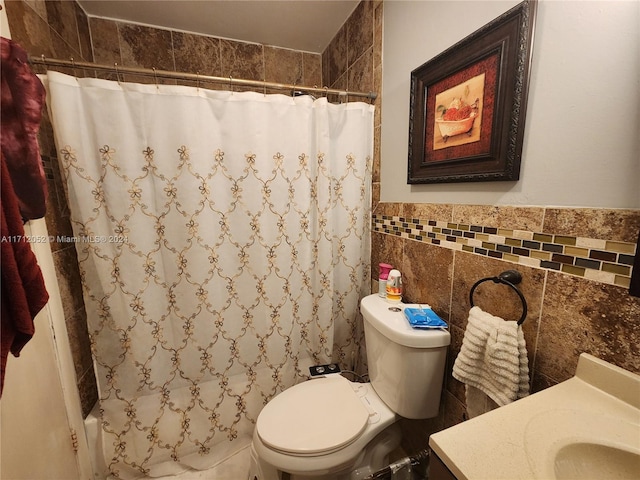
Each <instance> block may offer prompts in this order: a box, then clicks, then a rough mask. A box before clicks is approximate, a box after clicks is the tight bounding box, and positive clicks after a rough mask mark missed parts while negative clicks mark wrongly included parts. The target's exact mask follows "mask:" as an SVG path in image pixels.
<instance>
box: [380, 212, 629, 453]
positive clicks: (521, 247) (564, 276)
mask: <svg viewBox="0 0 640 480" xmlns="http://www.w3.org/2000/svg"><path fill="white" fill-rule="evenodd" d="M639 229H640V211H638V210H611V209H591V208H585V209H580V208H551V207H510V206H498V207H496V206H486V205H447V204H408V203H405V204H400V203H380V204H378V206H377V208H376V210H375V212H374V216H373V233H372V237H373V238H372V269H371V279H372V291H373V292H375V291H377V281H376V277H377V273H378V272H377V267H376V266H377V265H378V263H380V262H385V263H391V264H392V265H394V266H395V267H396V268H398V269H399V270H400V271H401V272H402V273H403V280H404V287H405V301H408V302H417V303H426V304H429V305H431V306H432V308H433V309H434V310H435V311H436V313H438V314H439V315H440V316H441V317H442V318H444V319H445V320H447V322H448V323H449V325H450V331H451V334H452V343H451V346H450V349H449V355H448V363H447V370H446V375H445V377H446V378H445V390H444V392H443V398H442V404H441V411H440V415H439V416H438V417H437V418H435V419H430V420H427V421H422V422H416V421H412V422H409V421H406V422H405V443H406V444H405V445H404V446H405V449H406V450H408V451H416V450H418V449H420V448H423V447H424V446H426V442H427V434H428V433H432V432H434V431H437V430H440V429H442V428H445V427H448V426H451V425H454V424H456V423H459V422H461V421H463V420H464V418H465V399H464V385H463V384H461V383H460V382H458V381H457V380H455V379H454V378H453V377H452V376H451V371H452V368H453V362H454V360H455V358H456V356H457V354H458V352H459V351H460V346H461V342H462V338H463V335H464V329H465V327H466V322H467V315H468V311H469V308H470V300H469V293H470V290H471V287H472V286H473V285H474V283H475V282H476V281H478V280H480V279H482V278H486V277H492V276H497V275H499V274H500V273H501V272H503V271H505V270H510V269H515V270H518V271H519V272H520V273H521V274H522V276H523V280H522V283H521V284H520V285H519V288H520V290H521V291H522V293H523V294H524V296H525V298H526V301H527V304H528V315H527V317H526V320H525V322H524V323H523V330H524V334H525V340H526V342H527V350H528V354H529V367H530V370H531V390H532V391H533V392H536V391H540V390H542V389H544V388H547V387H549V386H552V385H555V384H556V383H558V382H562V381H564V380H567V379H568V378H570V377H571V376H573V374H574V371H575V368H576V365H577V361H578V356H579V355H580V353H582V352H587V353H591V354H593V355H595V356H597V357H600V358H602V359H604V360H606V361H609V362H612V363H614V364H616V365H619V366H621V367H623V368H625V369H627V370H631V371H633V372H638V373H640V298H636V297H631V296H630V295H629V294H628V284H629V275H630V272H631V263H632V262H631V259H632V256H633V254H634V253H635V249H636V244H635V242H636V239H637V235H638V231H639ZM567 267H571V268H567ZM474 304H475V305H479V306H480V307H481V308H482V309H483V310H485V311H488V312H491V313H493V314H495V315H498V316H501V317H503V318H505V319H513V320H517V319H519V318H520V316H521V314H522V306H521V302H520V299H519V298H518V296H517V295H516V293H515V292H513V291H511V290H510V289H509V288H508V287H506V286H503V285H499V284H494V283H493V282H484V283H482V284H481V285H479V286H478V287H477V289H476V290H475V292H474Z"/></svg>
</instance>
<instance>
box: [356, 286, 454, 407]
mask: <svg viewBox="0 0 640 480" xmlns="http://www.w3.org/2000/svg"><path fill="white" fill-rule="evenodd" d="M405 307H417V305H410V304H403V303H399V304H398V303H395V304H392V303H389V302H387V301H386V300H385V299H384V298H382V297H380V296H379V295H377V294H374V295H369V296H367V297H365V298H363V299H362V301H361V303H360V311H361V312H362V317H363V319H364V334H365V342H366V348H367V362H368V364H369V379H370V381H371V386H372V387H373V389H374V390H375V391H376V393H377V394H378V396H379V397H380V398H381V399H382V401H384V403H386V404H387V406H388V407H389V408H391V409H392V410H393V411H394V412H396V413H397V414H399V415H401V416H403V417H405V418H412V419H421V418H431V417H435V416H437V415H438V409H439V406H440V394H441V392H442V379H443V377H444V369H445V363H446V359H447V348H448V346H449V343H451V336H450V334H449V332H448V331H445V330H421V329H414V328H412V327H411V326H410V325H409V322H408V321H407V319H406V317H405V316H404V312H403V311H402V310H403V309H404V308H405Z"/></svg>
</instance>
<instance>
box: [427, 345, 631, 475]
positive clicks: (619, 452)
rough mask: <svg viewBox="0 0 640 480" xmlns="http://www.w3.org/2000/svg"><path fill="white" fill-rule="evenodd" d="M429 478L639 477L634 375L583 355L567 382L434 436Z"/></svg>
mask: <svg viewBox="0 0 640 480" xmlns="http://www.w3.org/2000/svg"><path fill="white" fill-rule="evenodd" d="M429 446H430V447H431V450H432V458H431V467H430V469H431V471H430V477H429V478H430V480H451V479H457V480H480V479H492V480H499V479H504V480H517V479H523V480H524V479H528V480H529V479H545V480H552V479H557V480H563V479H571V478H580V479H581V480H590V479H594V480H595V479H604V478H637V476H638V474H640V376H639V375H636V374H634V373H631V372H628V371H626V370H624V369H622V368H619V367H617V366H615V365H612V364H610V363H607V362H604V361H603V360H600V359H598V358H596V357H593V356H591V355H588V354H584V353H583V354H582V355H581V356H580V359H579V361H578V367H577V369H576V374H575V376H573V377H572V378H570V379H569V380H567V381H565V382H562V383H559V384H558V385H555V386H553V387H550V388H547V389H546V390H543V391H541V392H538V393H536V394H534V395H531V396H529V397H525V398H523V399H521V400H518V401H516V402H514V403H512V404H509V405H506V406H504V407H501V408H498V409H496V410H493V411H491V412H488V413H485V414H483V415H480V416H478V417H475V418H473V419H471V420H468V421H466V422H463V423H461V424H458V425H455V426H453V427H451V428H448V429H446V430H443V431H441V432H438V433H435V434H433V435H432V436H431V438H430V440H429Z"/></svg>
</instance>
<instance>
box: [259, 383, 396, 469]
mask: <svg viewBox="0 0 640 480" xmlns="http://www.w3.org/2000/svg"><path fill="white" fill-rule="evenodd" d="M396 420H397V416H396V414H395V413H394V412H393V411H392V410H391V409H390V408H389V407H388V406H387V405H386V404H385V403H384V402H383V401H382V400H381V399H380V397H378V395H377V394H376V393H375V391H374V390H373V388H372V387H371V384H369V383H354V382H350V381H349V380H347V379H346V378H344V377H342V376H341V375H339V374H335V375H329V376H327V377H321V378H316V379H313V380H309V381H307V382H303V383H300V384H298V385H296V386H294V387H291V388H289V389H287V390H285V391H284V392H282V393H281V394H280V395H278V396H276V397H275V398H274V399H273V400H271V402H269V403H268V404H267V405H266V406H265V408H264V409H263V411H262V412H261V413H260V416H259V417H258V421H257V422H256V428H255V431H254V434H253V444H252V460H254V461H255V463H256V464H259V465H258V467H260V468H256V472H252V473H253V475H254V476H255V477H256V478H257V479H258V480H276V479H279V478H280V476H278V475H279V474H278V473H276V472H280V471H286V472H287V473H289V474H292V475H295V476H296V477H294V478H306V477H312V478H315V479H321V478H322V477H323V476H324V477H325V478H327V479H332V480H335V479H337V478H340V475H347V476H345V477H344V478H350V477H349V476H348V474H349V473H350V472H351V471H353V470H356V469H358V468H359V467H360V468H362V467H364V466H365V465H360V464H361V463H362V462H363V460H367V459H369V460H370V457H371V454H372V453H373V452H374V451H376V452H377V453H381V451H382V450H385V449H386V450H387V451H386V452H384V455H383V457H382V458H380V462H382V461H383V460H384V456H386V455H388V454H389V452H390V451H392V450H393V449H395V448H396V447H397V446H398V444H399V443H400V435H399V432H397V431H396V430H395V429H392V430H391V431H390V432H388V433H386V434H385V435H381V436H380V438H378V439H377V441H375V442H372V440H374V438H376V437H378V436H379V435H380V434H381V433H383V432H384V431H385V430H386V429H388V427H390V426H392V425H394V424H395V422H396ZM380 462H378V463H380ZM382 466H383V465H382V464H381V465H380V467H382ZM376 467H377V465H375V466H373V467H372V468H376ZM254 476H250V477H249V478H250V479H251V480H253V479H254ZM365 476H366V475H365ZM363 478H364V477H363Z"/></svg>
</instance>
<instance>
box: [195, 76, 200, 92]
mask: <svg viewBox="0 0 640 480" xmlns="http://www.w3.org/2000/svg"><path fill="white" fill-rule="evenodd" d="M196 90H197V91H198V92H199V91H200V72H198V71H196Z"/></svg>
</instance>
